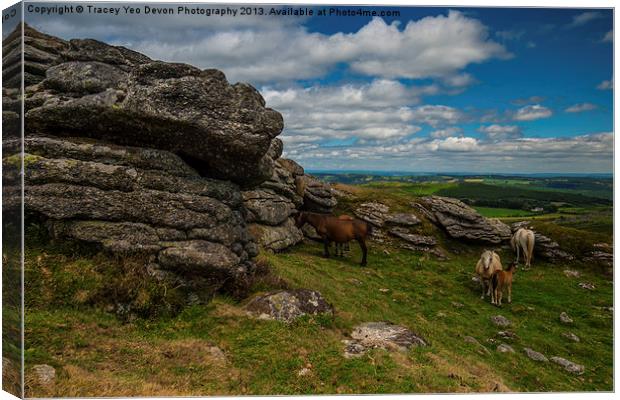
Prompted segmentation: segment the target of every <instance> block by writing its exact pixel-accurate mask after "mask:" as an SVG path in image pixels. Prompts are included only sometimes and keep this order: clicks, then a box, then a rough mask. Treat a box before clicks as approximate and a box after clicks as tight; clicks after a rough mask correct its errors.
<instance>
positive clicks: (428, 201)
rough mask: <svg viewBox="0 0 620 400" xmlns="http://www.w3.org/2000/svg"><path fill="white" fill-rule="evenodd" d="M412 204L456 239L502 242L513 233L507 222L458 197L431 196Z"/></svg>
mask: <svg viewBox="0 0 620 400" xmlns="http://www.w3.org/2000/svg"><path fill="white" fill-rule="evenodd" d="M413 206H414V207H416V208H418V209H419V210H420V211H421V212H422V213H423V214H424V215H425V216H426V217H427V218H428V219H429V220H430V221H432V222H433V223H435V224H436V225H438V226H440V227H441V228H443V229H445V231H446V232H447V233H448V235H450V236H451V237H452V238H455V239H464V240H470V241H476V242H484V243H493V244H499V243H501V242H503V241H506V240H509V239H510V237H511V231H510V227H509V226H508V225H506V224H504V223H503V222H501V221H499V220H494V219H489V218H485V217H483V216H482V215H480V214H479V213H478V212H477V211H476V210H474V209H473V208H471V207H469V206H468V205H466V204H465V203H463V202H462V201H460V200H457V199H453V198H449V197H441V196H428V197H423V198H421V199H419V200H418V201H417V202H416V203H414V204H413Z"/></svg>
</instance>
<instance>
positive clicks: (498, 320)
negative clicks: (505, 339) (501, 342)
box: [491, 315, 512, 328]
mask: <svg viewBox="0 0 620 400" xmlns="http://www.w3.org/2000/svg"><path fill="white" fill-rule="evenodd" d="M491 322H493V323H494V324H495V325H497V326H499V327H502V328H505V327H507V326H510V325H511V324H512V323H511V322H510V320H509V319H508V318H506V317H504V316H503V315H493V316H491Z"/></svg>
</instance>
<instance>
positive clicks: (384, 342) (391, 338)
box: [344, 322, 429, 358]
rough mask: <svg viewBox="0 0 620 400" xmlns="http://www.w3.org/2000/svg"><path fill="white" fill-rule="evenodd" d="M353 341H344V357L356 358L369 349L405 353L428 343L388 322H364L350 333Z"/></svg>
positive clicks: (403, 328)
mask: <svg viewBox="0 0 620 400" xmlns="http://www.w3.org/2000/svg"><path fill="white" fill-rule="evenodd" d="M351 338H352V339H353V340H347V341H345V352H344V356H345V357H347V358H350V357H358V356H360V355H362V354H364V353H365V352H366V351H367V350H370V349H377V348H379V349H385V350H397V351H405V350H407V349H409V348H411V347H416V346H423V347H424V346H428V345H429V344H428V342H427V341H426V340H425V339H424V338H422V337H421V336H419V335H417V334H416V333H414V332H413V331H411V330H410V329H408V328H406V327H404V326H400V325H395V324H392V323H390V322H366V323H363V324H360V325H357V326H356V327H354V328H353V331H352V332H351Z"/></svg>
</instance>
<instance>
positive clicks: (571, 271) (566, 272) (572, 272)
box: [564, 269, 581, 278]
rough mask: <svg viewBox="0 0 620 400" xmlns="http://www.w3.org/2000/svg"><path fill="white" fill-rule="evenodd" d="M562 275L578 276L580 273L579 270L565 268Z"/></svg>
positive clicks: (568, 276)
mask: <svg viewBox="0 0 620 400" xmlns="http://www.w3.org/2000/svg"><path fill="white" fill-rule="evenodd" d="M564 275H566V277H567V278H579V276H580V275H581V274H580V273H579V271H575V270H574V269H565V270H564Z"/></svg>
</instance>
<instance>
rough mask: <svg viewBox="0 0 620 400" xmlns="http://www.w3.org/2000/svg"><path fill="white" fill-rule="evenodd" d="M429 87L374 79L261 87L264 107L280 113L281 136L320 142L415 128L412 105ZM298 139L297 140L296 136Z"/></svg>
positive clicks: (388, 134)
mask: <svg viewBox="0 0 620 400" xmlns="http://www.w3.org/2000/svg"><path fill="white" fill-rule="evenodd" d="M436 90H437V88H436V87H435V86H433V85H430V86H423V87H416V86H411V87H409V86H405V85H403V84H401V83H400V82H398V81H391V80H384V79H379V80H375V81H372V82H370V83H365V84H358V85H352V84H347V85H343V86H313V87H310V88H288V89H281V90H280V89H275V88H268V87H265V88H263V89H262V90H261V92H262V94H263V96H264V98H265V102H266V103H267V106H269V107H273V108H275V109H277V110H278V111H280V112H281V113H282V114H283V116H284V122H285V127H284V133H283V135H284V136H286V137H297V138H300V137H303V138H312V139H313V140H309V141H316V138H320V139H321V140H344V139H361V140H379V139H382V140H386V139H396V138H403V137H406V136H409V135H413V134H415V133H417V132H418V131H420V129H421V128H420V127H419V126H417V125H416V118H417V117H418V113H417V112H416V111H415V110H416V109H413V108H411V107H412V106H413V105H415V104H417V103H419V101H420V97H419V96H421V95H423V94H428V93H434V92H435V91H436ZM296 140H299V139H296Z"/></svg>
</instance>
